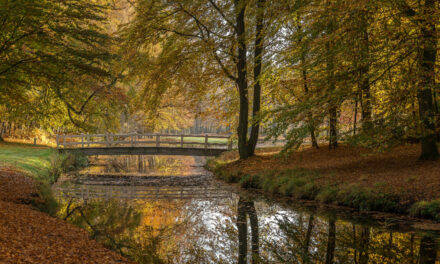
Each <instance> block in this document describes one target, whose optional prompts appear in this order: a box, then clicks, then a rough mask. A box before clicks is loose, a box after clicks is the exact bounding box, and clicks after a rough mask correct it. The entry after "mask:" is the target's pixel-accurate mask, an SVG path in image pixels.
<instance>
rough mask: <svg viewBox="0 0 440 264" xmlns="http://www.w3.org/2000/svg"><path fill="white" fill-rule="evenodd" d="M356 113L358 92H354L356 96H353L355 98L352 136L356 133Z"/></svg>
mask: <svg viewBox="0 0 440 264" xmlns="http://www.w3.org/2000/svg"><path fill="white" fill-rule="evenodd" d="M357 115H358V93H356V97H355V99H354V120H353V136H355V135H356V129H357Z"/></svg>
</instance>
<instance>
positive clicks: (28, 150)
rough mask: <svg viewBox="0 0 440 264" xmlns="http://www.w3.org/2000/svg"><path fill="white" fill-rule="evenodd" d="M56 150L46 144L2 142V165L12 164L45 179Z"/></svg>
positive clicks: (0, 144)
mask: <svg viewBox="0 0 440 264" xmlns="http://www.w3.org/2000/svg"><path fill="white" fill-rule="evenodd" d="M55 153H56V150H55V149H53V148H49V147H46V146H38V145H37V146H34V145H30V144H19V143H0V167H2V166H12V167H15V168H18V169H21V170H23V171H25V172H27V173H29V174H31V175H32V176H34V177H36V178H39V179H43V178H46V177H47V175H48V169H49V166H50V160H51V157H52V155H55Z"/></svg>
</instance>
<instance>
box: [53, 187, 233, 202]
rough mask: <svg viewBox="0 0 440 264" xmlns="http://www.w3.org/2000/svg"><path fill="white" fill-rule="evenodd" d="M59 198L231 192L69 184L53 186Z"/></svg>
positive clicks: (205, 196)
mask: <svg viewBox="0 0 440 264" xmlns="http://www.w3.org/2000/svg"><path fill="white" fill-rule="evenodd" d="M55 195H56V196H57V197H60V198H77V199H83V200H88V199H96V198H100V199H144V200H149V199H151V200H158V199H167V200H171V199H204V200H206V199H225V198H231V197H232V192H231V191H228V190H226V189H222V188H219V187H218V186H213V185H205V186H111V185H71V186H67V187H57V188H55Z"/></svg>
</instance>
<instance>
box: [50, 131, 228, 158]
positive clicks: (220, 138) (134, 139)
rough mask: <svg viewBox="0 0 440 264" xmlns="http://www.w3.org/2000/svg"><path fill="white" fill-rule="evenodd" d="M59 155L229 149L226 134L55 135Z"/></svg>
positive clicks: (210, 152) (209, 153) (188, 153)
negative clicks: (65, 153) (70, 153)
mask: <svg viewBox="0 0 440 264" xmlns="http://www.w3.org/2000/svg"><path fill="white" fill-rule="evenodd" d="M57 149H58V150H59V151H60V152H69V151H77V152H80V153H82V154H84V155H184V156H218V155H220V154H221V153H222V152H224V151H228V150H231V149H232V141H231V139H230V136H227V135H209V134H206V135H172V134H137V133H131V134H81V135H57Z"/></svg>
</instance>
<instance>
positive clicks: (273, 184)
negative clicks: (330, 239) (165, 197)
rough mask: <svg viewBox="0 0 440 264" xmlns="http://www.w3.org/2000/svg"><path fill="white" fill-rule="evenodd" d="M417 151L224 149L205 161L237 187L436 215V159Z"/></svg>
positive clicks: (439, 186)
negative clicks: (246, 152)
mask: <svg viewBox="0 0 440 264" xmlns="http://www.w3.org/2000/svg"><path fill="white" fill-rule="evenodd" d="M418 151H419V149H418V146H414V145H410V146H402V147H399V148H396V149H394V150H392V151H391V152H387V153H372V152H371V151H368V150H366V149H360V148H352V147H348V146H343V147H341V148H339V149H337V150H332V151H329V150H328V149H323V148H321V149H320V150H316V149H303V150H300V151H298V152H295V153H293V154H291V155H290V156H287V157H286V156H284V157H279V156H277V153H273V151H271V152H267V153H265V152H260V153H259V154H258V155H257V156H254V157H251V158H248V159H245V160H238V159H237V155H234V154H233V153H232V152H229V153H225V154H224V155H222V156H220V157H218V158H216V159H212V160H209V161H208V164H207V167H208V169H210V170H212V171H213V172H214V173H215V175H216V176H217V177H218V178H220V179H221V180H224V181H226V182H230V183H237V184H239V185H240V186H241V187H242V188H253V189H261V190H263V191H265V192H267V193H272V194H277V195H284V196H288V197H293V198H298V199H309V200H316V201H319V202H322V203H326V204H335V205H342V206H347V207H351V208H354V209H358V210H360V211H382V212H392V213H399V214H409V215H411V216H415V217H421V218H429V219H434V220H437V221H440V173H439V171H440V162H439V161H435V162H419V161H418V160H417V157H418Z"/></svg>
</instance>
